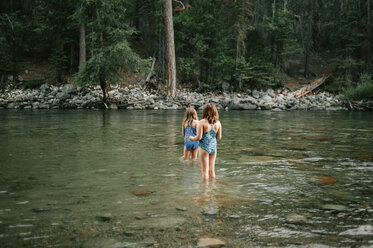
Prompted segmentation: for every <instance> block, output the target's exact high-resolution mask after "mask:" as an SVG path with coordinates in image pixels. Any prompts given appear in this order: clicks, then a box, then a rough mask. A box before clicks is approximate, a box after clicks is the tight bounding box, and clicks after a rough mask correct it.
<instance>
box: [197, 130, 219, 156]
mask: <svg viewBox="0 0 373 248" xmlns="http://www.w3.org/2000/svg"><path fill="white" fill-rule="evenodd" d="M199 147H201V148H202V149H203V150H205V151H206V152H208V153H209V154H210V155H211V154H214V153H216V151H217V142H216V132H215V131H214V124H212V125H211V130H210V131H208V132H203V134H202V138H201V140H200V141H199Z"/></svg>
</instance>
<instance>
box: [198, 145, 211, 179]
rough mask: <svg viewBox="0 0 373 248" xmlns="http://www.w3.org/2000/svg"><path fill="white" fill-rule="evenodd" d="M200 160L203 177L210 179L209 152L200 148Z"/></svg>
mask: <svg viewBox="0 0 373 248" xmlns="http://www.w3.org/2000/svg"><path fill="white" fill-rule="evenodd" d="M199 161H200V162H201V167H202V178H203V179H209V153H208V152H206V151H205V150H203V149H202V148H199Z"/></svg>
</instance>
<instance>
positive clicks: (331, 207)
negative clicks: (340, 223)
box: [322, 204, 348, 211]
mask: <svg viewBox="0 0 373 248" xmlns="http://www.w3.org/2000/svg"><path fill="white" fill-rule="evenodd" d="M322 209H325V210H334V211H346V210H348V208H347V207H346V206H343V205H337V204H325V205H323V206H322Z"/></svg>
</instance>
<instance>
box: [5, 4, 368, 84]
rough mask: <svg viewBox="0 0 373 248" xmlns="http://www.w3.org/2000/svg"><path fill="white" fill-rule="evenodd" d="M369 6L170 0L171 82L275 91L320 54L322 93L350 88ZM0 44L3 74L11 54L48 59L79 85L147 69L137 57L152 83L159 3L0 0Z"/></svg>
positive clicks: (362, 63)
mask: <svg viewBox="0 0 373 248" xmlns="http://www.w3.org/2000/svg"><path fill="white" fill-rule="evenodd" d="M372 5H373V0H358V1H357V0H343V1H337V0H330V1H321V0H265V1H262V0H180V1H176V0H174V1H173V9H174V13H173V21H174V29H175V52H176V69H177V80H178V84H181V85H183V84H188V85H193V86H194V87H196V88H197V87H198V89H200V90H219V89H221V88H222V87H223V86H224V87H225V86H227V85H228V86H229V88H230V89H232V90H244V89H247V88H266V87H276V86H281V85H282V84H283V83H284V77H286V76H287V75H291V76H294V75H292V73H293V72H292V71H294V66H293V65H292V61H294V59H295V58H297V59H298V61H299V60H300V61H301V63H302V69H301V70H299V69H297V71H298V74H299V72H301V73H302V74H303V76H304V77H305V78H308V77H310V76H312V71H311V70H310V65H311V62H310V61H311V60H312V58H314V57H322V58H324V59H325V60H327V62H328V64H329V65H330V66H331V68H332V70H333V71H334V74H333V77H332V82H331V83H330V84H329V85H330V89H331V90H333V91H341V90H343V89H346V88H349V89H351V87H353V86H357V85H358V84H360V83H361V78H365V81H369V80H366V78H367V76H363V77H362V75H371V74H372V73H373V69H372V68H373V56H372V55H373V54H372V52H373V24H372V22H373V20H372V13H373V6H372ZM82 34H83V36H84V39H82ZM82 42H84V43H82ZM82 45H84V46H82ZM0 46H1V49H0V71H1V73H2V74H3V75H9V74H12V73H13V72H14V71H16V70H17V63H18V62H19V61H20V60H22V59H24V58H28V57H37V58H40V59H48V60H49V63H50V76H51V77H52V78H53V79H54V80H56V81H63V75H66V74H70V75H77V77H76V78H77V80H78V81H80V82H82V83H89V84H99V83H100V80H101V83H102V80H105V81H106V82H108V83H110V82H117V81H118V78H119V74H118V72H119V71H121V70H122V69H130V70H131V71H137V70H140V69H141V68H144V65H146V67H149V65H148V64H147V63H146V61H145V60H143V59H148V58H150V57H154V58H155V61H156V65H155V67H154V72H153V75H154V77H155V78H156V79H157V80H158V81H159V82H162V81H164V80H165V78H166V75H165V74H166V61H165V52H166V51H165V49H166V48H165V32H164V22H163V0H154V1H148V0H101V1H98V0H78V1H77V0H13V1H7V0H0ZM82 47H84V49H85V50H86V58H85V57H84V56H83V55H84V54H83V55H82V53H80V50H81V49H82ZM82 56H83V57H84V67H82V66H81V67H80V68H81V70H79V64H82V58H83V57H82ZM141 58H143V59H141ZM79 61H80V62H79ZM130 65H131V66H133V68H130ZM325 72H326V71H325ZM297 76H300V74H299V75H297Z"/></svg>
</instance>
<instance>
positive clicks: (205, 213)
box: [202, 208, 219, 215]
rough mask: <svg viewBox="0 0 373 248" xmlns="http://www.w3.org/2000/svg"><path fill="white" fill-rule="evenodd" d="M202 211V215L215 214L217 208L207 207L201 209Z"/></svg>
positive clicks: (217, 211) (217, 210)
mask: <svg viewBox="0 0 373 248" xmlns="http://www.w3.org/2000/svg"><path fill="white" fill-rule="evenodd" d="M202 213H203V214H204V215H216V214H217V213H219V209H218V208H209V209H205V210H203V212H202Z"/></svg>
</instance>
